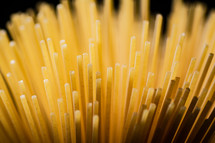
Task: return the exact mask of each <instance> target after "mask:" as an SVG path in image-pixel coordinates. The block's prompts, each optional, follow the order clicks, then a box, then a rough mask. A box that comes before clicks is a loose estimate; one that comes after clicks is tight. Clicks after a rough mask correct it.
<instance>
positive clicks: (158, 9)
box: [0, 0, 215, 29]
mask: <svg viewBox="0 0 215 143" xmlns="http://www.w3.org/2000/svg"><path fill="white" fill-rule="evenodd" d="M43 1H45V2H47V3H51V4H53V5H54V6H56V5H57V4H58V3H59V1H60V0H1V2H0V29H2V28H4V29H5V25H6V22H7V21H9V19H10V15H11V14H12V13H15V12H19V11H22V12H24V11H26V10H27V9H28V8H33V9H35V8H36V4H38V3H39V2H43ZM97 1H98V3H99V4H100V5H102V3H103V0H97ZM113 1H114V7H115V9H116V10H117V9H118V7H119V0H113ZM135 1H140V0H135ZM184 1H185V2H186V3H195V2H202V3H204V4H205V5H206V6H207V7H208V11H209V10H211V9H215V0H184ZM171 2H172V0H150V10H151V13H154V14H155V13H161V14H162V15H163V16H164V18H165V17H166V16H168V14H169V12H170V10H171V9H170V8H171ZM165 20H166V19H164V21H165Z"/></svg>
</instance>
